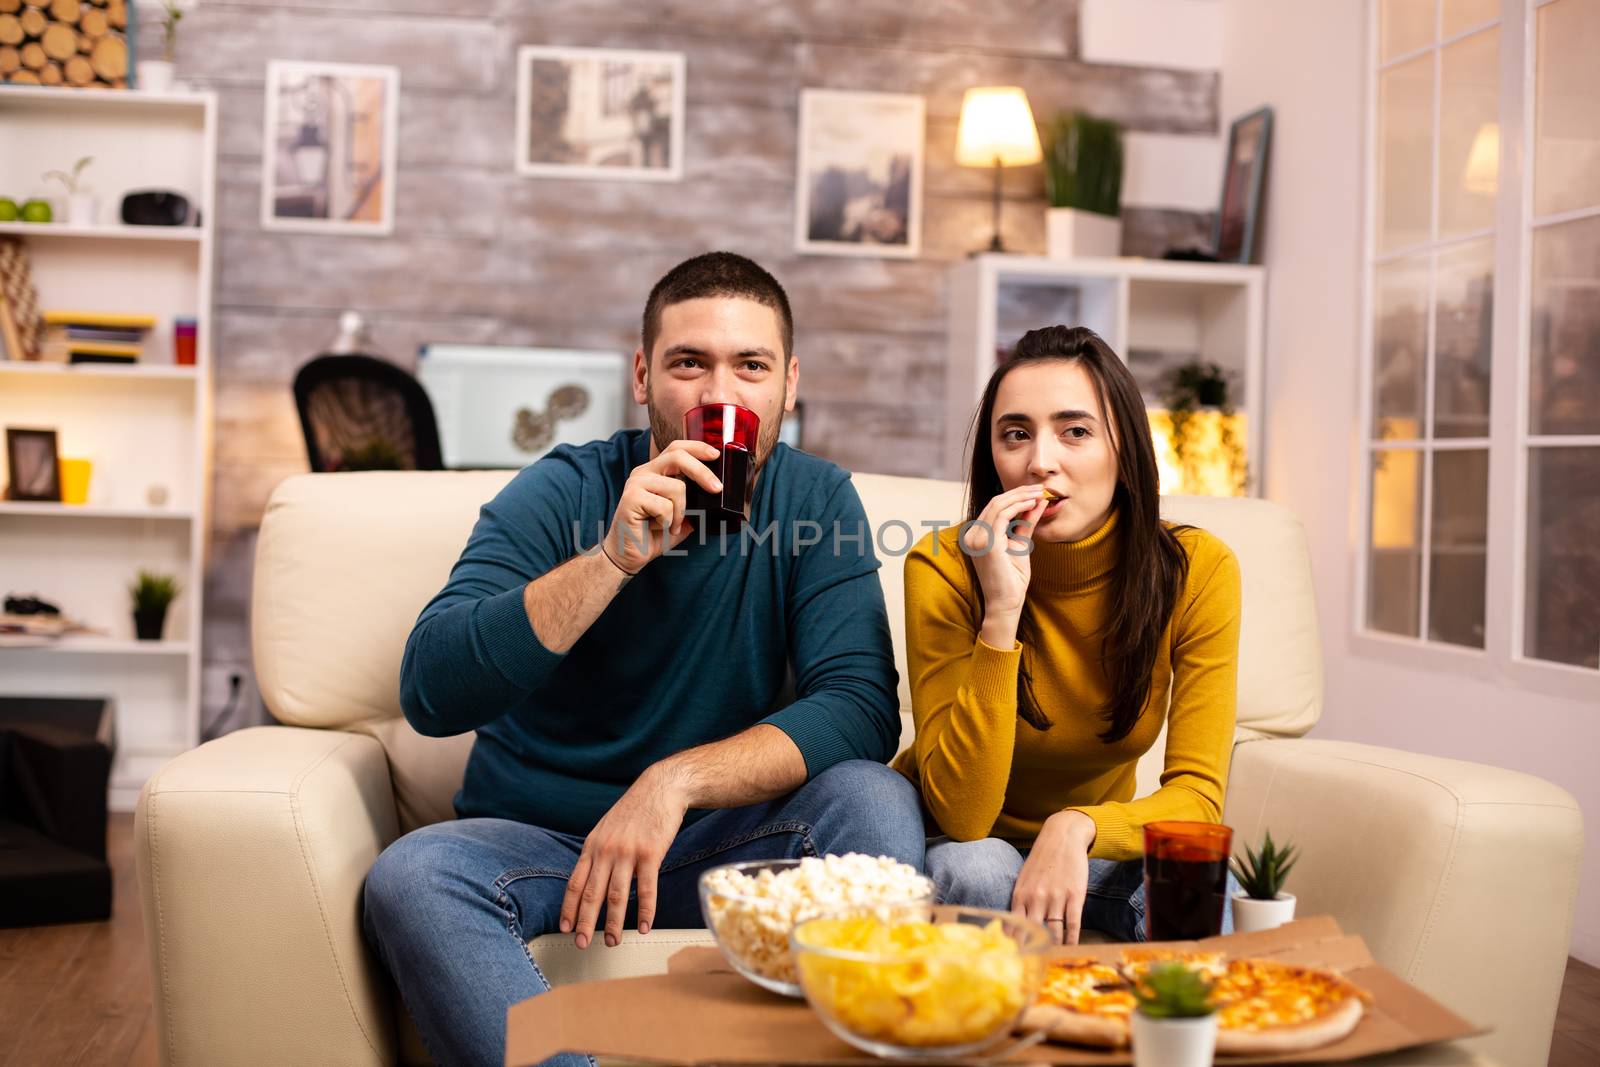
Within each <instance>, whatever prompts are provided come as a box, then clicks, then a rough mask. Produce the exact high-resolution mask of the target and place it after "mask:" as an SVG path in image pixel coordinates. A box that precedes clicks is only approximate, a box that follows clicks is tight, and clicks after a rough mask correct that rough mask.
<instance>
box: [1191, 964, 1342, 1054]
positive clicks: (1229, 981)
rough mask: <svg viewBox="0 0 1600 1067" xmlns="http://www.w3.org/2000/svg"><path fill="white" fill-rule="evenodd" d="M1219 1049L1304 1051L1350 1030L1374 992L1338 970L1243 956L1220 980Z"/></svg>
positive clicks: (1239, 1052) (1225, 1050)
mask: <svg viewBox="0 0 1600 1067" xmlns="http://www.w3.org/2000/svg"><path fill="white" fill-rule="evenodd" d="M1214 995H1215V998H1216V1001H1217V1052H1218V1053H1235V1054H1256V1053H1278V1052H1301V1051H1304V1050H1306V1049H1314V1048H1321V1047H1322V1046H1324V1045H1329V1044H1332V1043H1333V1042H1335V1041H1338V1040H1339V1039H1340V1038H1343V1037H1345V1036H1346V1035H1348V1034H1349V1033H1350V1032H1351V1031H1352V1030H1354V1029H1355V1028H1356V1026H1357V1025H1358V1024H1359V1023H1360V1022H1361V1016H1362V1015H1363V1014H1364V1013H1365V1011H1366V1006H1367V1005H1368V1004H1370V1003H1371V1002H1372V996H1371V994H1369V993H1368V992H1367V991H1366V990H1364V989H1362V988H1361V987H1360V986H1358V985H1356V984H1355V983H1354V982H1352V981H1350V980H1349V979H1348V978H1345V977H1344V976H1343V975H1341V974H1338V973H1336V972H1334V971H1328V970H1322V969H1321V968H1316V967H1296V966H1293V965H1290V964H1284V963H1276V962H1273V961H1271V960H1252V959H1238V960H1232V961H1230V962H1229V963H1228V966H1227V973H1226V974H1225V975H1223V976H1222V977H1221V978H1219V979H1218V980H1217V982H1216V986H1215V994H1214Z"/></svg>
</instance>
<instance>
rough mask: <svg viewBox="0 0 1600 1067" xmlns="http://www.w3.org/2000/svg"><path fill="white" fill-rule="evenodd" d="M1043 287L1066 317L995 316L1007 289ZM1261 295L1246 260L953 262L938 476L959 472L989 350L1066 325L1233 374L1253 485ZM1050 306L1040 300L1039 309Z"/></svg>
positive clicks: (1153, 401)
mask: <svg viewBox="0 0 1600 1067" xmlns="http://www.w3.org/2000/svg"><path fill="white" fill-rule="evenodd" d="M1007 290H1021V291H1022V292H1021V293H1020V294H1019V293H1017V292H1012V293H1010V294H1008V293H1007ZM1029 290H1032V291H1034V292H1032V293H1030V292H1028V291H1029ZM1041 290H1043V291H1048V290H1055V291H1057V293H1058V294H1059V299H1058V300H1057V301H1056V303H1057V304H1058V305H1059V306H1060V307H1062V308H1069V307H1070V308H1072V309H1073V310H1072V317H1071V318H1070V320H1069V319H1067V318H1062V317H1049V312H1041V314H1044V315H1045V318H1043V319H1039V320H1038V321H1034V320H1029V321H1028V322H1026V323H1025V324H1021V325H1019V324H1015V323H1013V324H1010V325H1009V326H1007V325H1003V324H1002V323H1001V321H1000V320H1001V308H1002V303H1003V301H1004V299H1005V297H1006V296H1007V295H1012V296H1016V295H1021V296H1023V297H1029V296H1036V297H1037V296H1043V297H1046V298H1048V297H1049V293H1048V292H1043V293H1041V292H1039V291H1041ZM1265 298H1266V272H1265V269H1264V268H1262V267H1254V266H1238V265H1232V264H1222V263H1185V262H1176V261H1168V260H1149V259H1137V258H1132V257H1125V258H1115V259H1111V258H1107V259H1049V258H1046V257H1044V256H1020V255H1007V254H1004V253H1001V254H987V255H981V256H974V257H973V258H971V259H968V260H966V261H965V262H963V263H960V264H957V265H956V266H955V267H953V268H952V269H951V272H950V316H949V323H950V354H949V359H950V363H949V368H948V372H947V374H946V378H945V441H944V454H943V457H942V462H941V474H942V476H943V477H946V478H954V479H964V478H965V476H966V457H965V454H964V446H965V444H966V433H967V429H968V427H969V426H970V425H971V422H972V417H973V415H974V413H975V412H976V411H977V407H978V402H979V400H981V399H982V397H983V389H984V386H985V385H986V384H988V381H989V375H990V374H992V373H993V372H994V368H995V366H996V349H997V348H998V347H1001V346H1005V347H1009V346H1011V345H1013V344H1015V343H1016V341H1017V338H1018V337H1019V336H1020V335H1021V332H1022V326H1023V325H1025V326H1031V327H1038V326H1052V325H1057V324H1065V325H1073V326H1077V325H1081V326H1087V327H1089V328H1090V329H1092V330H1094V331H1095V332H1096V333H1098V334H1099V335H1100V336H1101V337H1103V338H1105V340H1106V342H1107V343H1108V344H1109V345H1110V346H1111V348H1112V349H1113V350H1114V351H1115V352H1116V353H1117V354H1118V355H1120V356H1122V357H1123V358H1124V359H1127V358H1128V354H1129V352H1130V351H1133V350H1141V349H1149V350H1158V351H1164V352H1172V353H1179V352H1187V353H1192V354H1193V355H1194V356H1196V357H1198V358H1199V359H1202V360H1206V361H1210V362H1215V363H1218V364H1220V365H1221V366H1222V367H1223V368H1225V369H1226V370H1228V371H1229V372H1231V376H1232V378H1233V382H1232V384H1233V385H1234V386H1235V388H1237V387H1238V386H1241V385H1242V387H1243V390H1244V392H1243V401H1242V403H1238V404H1237V405H1236V407H1237V409H1238V410H1239V411H1240V412H1242V413H1243V414H1244V417H1245V428H1246V430H1245V453H1246V458H1247V460H1248V462H1249V466H1250V491H1251V492H1252V493H1256V492H1259V486H1260V485H1261V481H1262V478H1261V476H1262V466H1261V448H1260V444H1261V440H1262V433H1261V426H1262V382H1261V376H1262V367H1263V364H1264V362H1265V353H1264V347H1263V346H1264V333H1265V308H1266V302H1265ZM1050 303H1051V301H1050V300H1049V299H1044V300H1042V301H1040V306H1042V307H1048V306H1049V304H1050ZM1235 395H1238V394H1237V393H1236V394H1235ZM1145 403H1146V404H1147V405H1149V406H1151V407H1159V406H1160V400H1159V398H1158V397H1156V396H1155V395H1153V393H1151V392H1150V391H1148V390H1147V392H1146V396H1145Z"/></svg>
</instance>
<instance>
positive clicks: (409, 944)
mask: <svg viewBox="0 0 1600 1067" xmlns="http://www.w3.org/2000/svg"><path fill="white" fill-rule="evenodd" d="M923 832H924V831H923V827H922V814H921V810H920V807H919V802H918V799H917V791H916V789H915V788H914V787H913V786H912V785H911V783H910V782H908V781H906V779H905V778H903V777H902V776H901V775H899V774H898V773H896V772H895V771H892V770H890V769H889V768H888V767H886V766H884V765H883V764H881V763H871V762H869V761H866V760H851V761H848V762H845V763H840V764H836V765H835V766H833V767H831V768H829V769H828V770H826V771H824V772H823V773H821V774H819V775H817V776H816V777H815V778H813V779H812V780H811V781H810V782H808V783H806V784H805V785H804V786H802V787H801V788H800V789H798V790H796V791H795V792H793V793H791V794H789V795H788V796H786V797H779V798H778V799H776V800H772V801H768V802H766V803H763V804H751V805H749V806H747V807H742V808H729V809H725V810H720V811H713V812H710V813H709V814H707V815H705V816H704V817H703V818H701V819H700V820H699V821H697V822H695V823H694V824H692V825H690V826H688V827H686V828H685V829H684V830H683V831H682V832H680V833H679V834H678V837H677V839H676V840H675V841H674V842H673V843H672V847H671V849H670V850H668V852H667V855H666V858H665V860H663V861H662V864H661V874H660V880H659V882H658V885H657V902H656V917H655V921H654V922H653V923H652V924H651V928H652V929H660V930H671V929H683V928H694V927H699V926H701V925H703V922H702V920H701V917H700V900H699V889H698V880H699V878H700V874H701V872H702V871H704V870H706V869H707V868H709V867H713V866H716V865H717V864H721V863H731V862H735V861H738V860H754V859H787V858H792V857H797V856H820V855H826V854H828V853H842V852H865V853H868V854H869V855H874V856H877V855H884V856H893V857H895V858H896V859H898V860H901V861H902V862H904V863H909V864H911V865H912V866H914V867H916V868H917V870H919V871H920V870H922V857H923V845H924V838H923ZM582 850H583V838H581V837H577V836H575V835H572V834H563V833H557V832H554V831H551V830H543V829H540V828H539V827H537V826H529V825H527V824H525V823H519V822H513V821H510V820H506V819H458V820H456V821H454V822H444V823H436V824H434V825H433V826H425V827H423V828H422V829H420V830H414V831H412V832H411V833H409V834H406V835H405V836H404V837H402V838H400V840H398V841H396V842H395V843H394V844H392V845H390V846H389V847H388V848H387V849H385V850H384V852H383V855H381V856H379V857H378V861H377V862H376V863H374V864H373V865H372V870H371V871H370V872H368V874H367V881H366V887H365V891H364V894H363V903H364V907H363V914H362V928H363V930H364V931H365V933H366V937H367V941H368V942H369V943H370V944H371V945H372V947H373V949H374V950H375V951H376V952H377V954H378V957H379V958H380V959H381V960H382V961H383V964H384V966H385V967H387V968H388V969H389V973H390V974H391V975H392V976H393V977H394V981H395V984H396V985H397V986H399V988H400V995H401V997H402V998H403V999H404V1000H405V1004H406V1008H407V1010H408V1011H409V1012H410V1014H411V1018H412V1020H413V1021H415V1023H416V1024H417V1030H418V1031H419V1032H420V1033H421V1035H422V1040H423V1043H424V1044H425V1045H426V1046H427V1048H428V1052H429V1053H430V1054H431V1055H432V1056H433V1059H434V1062H436V1063H438V1064H439V1065H440V1067H453V1065H455V1064H493V1065H494V1067H499V1065H500V1064H503V1063H504V1062H505V1038H506V1009H507V1008H509V1007H510V1006H511V1005H513V1004H516V1003H518V1002H519V1001H522V1000H525V999H527V998H528V997H531V996H535V995H537V994H539V993H543V992H544V991H546V990H547V989H549V988H550V985H549V983H548V982H547V981H545V977H544V975H543V974H541V973H540V971H539V967H538V965H537V964H535V963H534V962H533V958H532V956H530V955H529V953H528V951H527V948H526V945H525V943H526V942H527V941H529V940H531V939H532V938H535V937H538V936H539V935H540V934H547V933H552V932H555V930H556V924H557V922H558V920H559V917H560V914H561V900H562V896H563V895H564V894H565V892H566V887H567V879H568V878H569V877H570V876H571V874H572V869H573V867H574V866H575V865H576V863H577V861H578V855H579V853H580V852H581V851H582ZM635 904H636V901H635V900H634V899H633V896H632V894H631V893H630V896H629V902H628V915H627V920H626V923H625V927H632V926H635V925H637V922H638V920H637V918H636V909H635ZM601 914H602V922H603V915H604V911H603V910H602V913H601ZM600 928H601V927H600V926H599V925H597V926H596V929H597V930H598V929H600ZM588 951H590V952H606V951H609V950H608V949H606V948H605V942H604V941H603V940H602V939H598V938H597V939H596V940H595V941H594V942H593V943H592V944H591V946H590V948H589V950H588ZM592 1062H593V1061H592V1060H590V1059H589V1058H588V1057H585V1056H575V1055H563V1056H557V1057H553V1058H552V1059H550V1060H549V1061H547V1063H548V1064H550V1065H553V1067H585V1065H587V1064H591V1063H592Z"/></svg>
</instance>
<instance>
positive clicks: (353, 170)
mask: <svg viewBox="0 0 1600 1067" xmlns="http://www.w3.org/2000/svg"><path fill="white" fill-rule="evenodd" d="M266 91H267V107H266V121H265V127H264V130H263V143H262V151H261V161H262V162H261V228H262V229H264V230H279V231H288V232H299V233H325V234H349V235H356V234H366V235H368V236H376V237H386V236H388V235H389V234H391V233H393V232H394V186H395V146H396V141H397V139H398V138H397V122H398V120H397V115H398V110H399V98H400V71H399V68H397V67H380V66H369V65H363V64H356V63H311V62H300V61H292V62H291V61H288V60H278V59H275V60H272V61H271V62H270V63H268V64H267V90H266Z"/></svg>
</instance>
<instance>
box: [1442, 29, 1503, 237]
mask: <svg viewBox="0 0 1600 1067" xmlns="http://www.w3.org/2000/svg"><path fill="white" fill-rule="evenodd" d="M1439 62H1440V68H1439V78H1440V82H1439V236H1440V237H1441V238H1444V237H1451V236H1453V235H1456V234H1462V233H1470V232H1472V231H1473V230H1485V229H1488V228H1489V227H1491V226H1493V225H1494V193H1495V189H1496V188H1498V186H1499V178H1500V123H1499V111H1500V31H1499V30H1485V31H1484V32H1482V33H1475V34H1473V35H1472V36H1471V37H1468V38H1466V39H1465V40H1462V41H1457V42H1456V43H1455V44H1453V45H1449V46H1448V47H1446V48H1445V49H1444V50H1443V52H1442V53H1441V58H1440V61H1439Z"/></svg>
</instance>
